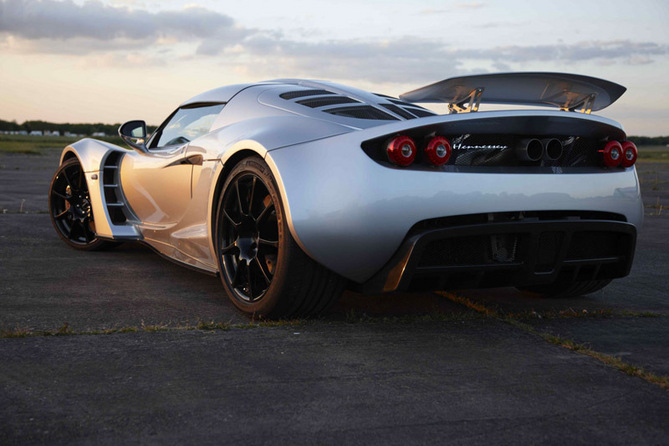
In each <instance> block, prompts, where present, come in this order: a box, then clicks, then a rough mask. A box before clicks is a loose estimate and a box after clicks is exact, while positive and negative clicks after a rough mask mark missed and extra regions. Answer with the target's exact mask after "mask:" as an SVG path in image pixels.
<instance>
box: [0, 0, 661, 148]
mask: <svg viewBox="0 0 669 446" xmlns="http://www.w3.org/2000/svg"><path fill="white" fill-rule="evenodd" d="M508 71H557V72H568V73H577V74H583V75H588V76H594V77H600V78H603V79H607V80H610V81H613V82H616V83H619V84H621V85H624V86H625V87H627V89H628V90H627V92H626V93H625V94H624V95H623V96H622V98H620V99H619V100H618V101H617V102H616V103H615V104H613V105H612V106H611V107H609V108H607V109H605V110H603V111H600V112H598V114H601V115H604V116H607V117H610V118H612V119H615V120H617V121H619V122H621V123H622V124H623V126H624V128H625V130H626V131H627V133H628V134H632V135H646V136H659V135H669V1H668V0H636V1H629V0H625V1H619V0H578V1H574V0H557V1H556V0H547V1H546V0H534V1H521V0H498V1H493V0H480V1H464V0H452V1H451V0H413V1H411V2H408V1H406V0H401V1H400V0H384V1H381V0H337V1H332V0H329V1H320V0H308V1H307V0H283V1H268V0H235V1H214V0H202V1H182V0H163V1H156V0H103V1H98V0H94V1H93V0H63V1H60V0H41V1H39V0H0V119H4V120H16V121H18V122H23V121H25V120H46V121H52V122H105V123H113V122H124V121H128V120H131V119H144V120H146V121H147V122H148V123H149V124H154V125H155V124H159V123H160V122H162V121H163V119H164V118H165V117H166V116H167V115H168V114H169V113H170V112H171V111H173V110H174V109H175V108H176V107H177V106H178V105H179V104H180V103H181V102H183V101H185V100H186V99H188V98H190V97H192V96H195V95H196V94H198V93H201V92H203V91H206V90H209V89H212V88H216V87H220V86H223V85H229V84H237V83H248V82H256V81H261V80H268V79H276V78H286V77H290V78H308V79H324V80H331V81H335V82H341V83H344V84H347V85H351V86H354V87H357V88H362V89H366V90H371V91H373V92H376V93H384V94H390V95H394V96H397V95H399V94H401V93H404V92H406V91H410V90H414V89H416V88H418V87H420V86H423V85H426V84H429V83H433V82H436V81H439V80H442V79H446V78H448V77H452V76H459V75H465V74H478V73H493V72H508ZM486 109H490V107H485V105H484V106H482V107H481V110H486Z"/></svg>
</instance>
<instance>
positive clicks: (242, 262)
mask: <svg viewBox="0 0 669 446" xmlns="http://www.w3.org/2000/svg"><path fill="white" fill-rule="evenodd" d="M216 209H217V211H216V219H215V228H214V234H215V238H214V245H215V248H216V253H217V260H218V268H219V271H220V275H221V281H222V282H223V287H224V288H225V291H226V293H227V295H228V297H229V298H230V300H231V301H232V303H233V304H234V305H235V306H236V307H237V308H238V309H239V310H241V311H243V312H244V313H246V314H248V315H252V316H253V317H260V318H266V319H279V318H286V317H307V316H314V315H318V314H321V313H323V312H324V311H326V310H327V309H328V308H330V306H331V305H332V304H333V303H334V302H336V300H337V299H338V298H339V296H340V295H341V293H342V291H343V290H344V286H345V285H346V281H345V280H344V279H343V278H342V277H341V276H338V275H337V274H335V273H334V272H332V271H330V270H329V269H327V268H325V267H324V266H322V265H320V264H318V263H316V262H315V261H314V260H312V259H311V258H310V257H309V256H307V255H306V254H305V253H304V252H303V251H302V249H300V247H299V246H298V244H297V243H296V242H295V240H294V239H293V237H292V235H291V233H290V230H289V228H288V225H287V222H286V217H285V215H286V214H285V212H284V209H283V204H282V202H281V196H280V195H279V189H278V187H277V186H276V182H275V180H274V176H273V175H272V172H271V170H270V168H269V166H267V164H266V163H265V161H264V160H263V159H262V158H260V157H257V156H251V157H248V158H245V159H243V160H241V161H240V162H239V163H238V164H236V165H235V166H234V167H233V168H232V170H231V171H230V173H229V174H228V175H227V179H226V180H225V182H224V184H223V189H222V192H221V195H220V198H219V201H218V207H217V208H216Z"/></svg>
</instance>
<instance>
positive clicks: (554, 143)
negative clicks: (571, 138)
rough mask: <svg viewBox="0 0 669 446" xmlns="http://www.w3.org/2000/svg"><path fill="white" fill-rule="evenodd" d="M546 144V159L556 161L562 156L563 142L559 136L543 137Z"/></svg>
mask: <svg viewBox="0 0 669 446" xmlns="http://www.w3.org/2000/svg"><path fill="white" fill-rule="evenodd" d="M541 142H542V143H543V145H544V149H545V151H546V152H545V155H546V159H547V160H548V161H556V160H558V159H559V158H560V157H561V156H562V142H560V140H559V139H557V138H546V139H542V140H541Z"/></svg>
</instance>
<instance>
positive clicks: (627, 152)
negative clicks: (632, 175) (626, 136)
mask: <svg viewBox="0 0 669 446" xmlns="http://www.w3.org/2000/svg"><path fill="white" fill-rule="evenodd" d="M637 155H638V151H637V149H636V145H635V144H634V143H633V142H632V141H625V142H624V143H623V144H622V161H621V164H622V166H623V167H630V166H632V165H634V163H635V162H636V157H637Z"/></svg>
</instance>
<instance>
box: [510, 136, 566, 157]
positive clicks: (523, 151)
mask: <svg viewBox="0 0 669 446" xmlns="http://www.w3.org/2000/svg"><path fill="white" fill-rule="evenodd" d="M556 141H557V140H556ZM560 147H561V146H560ZM516 156H517V157H518V159H519V160H521V161H539V160H540V159H541V158H543V156H544V145H543V144H542V143H541V141H539V140H538V139H536V138H532V139H522V140H520V142H519V143H518V145H517V146H516Z"/></svg>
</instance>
